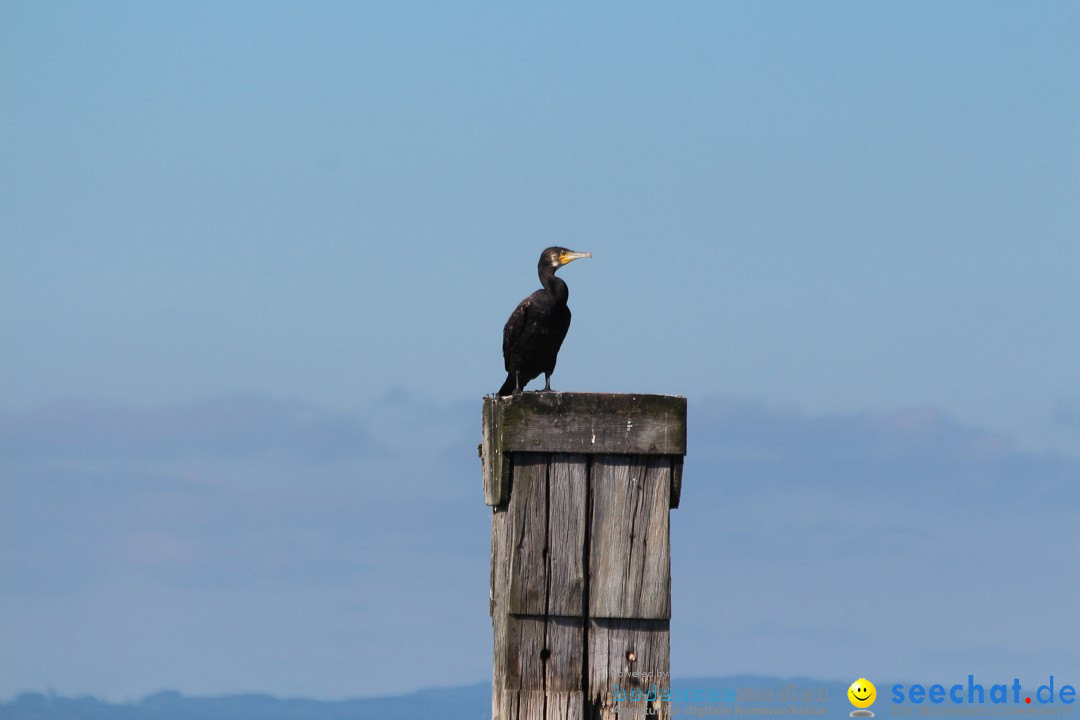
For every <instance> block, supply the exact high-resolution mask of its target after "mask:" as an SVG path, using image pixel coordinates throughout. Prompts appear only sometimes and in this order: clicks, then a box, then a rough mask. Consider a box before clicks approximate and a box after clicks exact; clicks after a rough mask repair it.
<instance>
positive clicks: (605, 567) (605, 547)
mask: <svg viewBox="0 0 1080 720" xmlns="http://www.w3.org/2000/svg"><path fill="white" fill-rule="evenodd" d="M590 484H591V491H590V492H591V494H592V499H591V506H592V523H591V537H590V539H589V571H590V581H589V582H590V584H589V595H590V597H589V616H590V617H607V618H612V617H614V618H670V617H671V598H670V589H671V560H670V557H669V535H668V510H669V505H670V492H671V462H670V460H668V459H667V458H663V457H655V456H644V455H637V456H629V457H628V456H621V455H597V456H596V457H595V459H594V461H593V465H592V477H591V480H590Z"/></svg>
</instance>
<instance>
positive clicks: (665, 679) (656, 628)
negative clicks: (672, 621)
mask: <svg viewBox="0 0 1080 720" xmlns="http://www.w3.org/2000/svg"><path fill="white" fill-rule="evenodd" d="M668 627H669V623H668V621H667V620H623V619H611V618H598V619H593V620H590V621H589V665H588V667H589V697H588V699H589V702H590V703H591V704H592V706H593V707H594V708H596V710H598V711H599V712H598V716H599V717H601V718H618V719H619V720H625V719H626V718H635V719H640V720H645V719H646V718H649V719H650V720H651V719H652V718H657V717H659V718H668V717H670V716H671V708H670V705H671V703H670V702H663V701H661V700H660V697H661V696H662V694H663V691H664V689H665V688H669V687H670V686H671V681H670V645H669V632H668ZM634 673H637V675H634ZM616 685H617V686H618V691H620V692H621V693H622V695H621V696H620V695H619V694H618V692H616V689H615V686H616ZM635 698H636V699H635Z"/></svg>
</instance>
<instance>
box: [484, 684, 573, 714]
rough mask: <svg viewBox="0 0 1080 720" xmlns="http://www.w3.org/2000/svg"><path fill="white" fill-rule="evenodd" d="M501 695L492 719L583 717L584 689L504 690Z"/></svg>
mask: <svg viewBox="0 0 1080 720" xmlns="http://www.w3.org/2000/svg"><path fill="white" fill-rule="evenodd" d="M498 696H499V697H498V699H497V700H496V701H495V702H494V703H493V707H492V720H583V719H582V714H581V713H582V709H583V707H584V705H583V702H582V694H581V691H580V690H578V691H577V692H549V693H544V692H542V691H536V690H532V691H530V690H503V691H501V692H499V693H498ZM588 720H592V718H589V719H588Z"/></svg>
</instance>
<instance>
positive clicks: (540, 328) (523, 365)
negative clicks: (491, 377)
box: [498, 247, 592, 395]
mask: <svg viewBox="0 0 1080 720" xmlns="http://www.w3.org/2000/svg"><path fill="white" fill-rule="evenodd" d="M586 257H592V253H587V252H571V251H570V250H567V249H566V248H563V247H549V248H548V249H547V250H545V251H544V252H542V253H540V262H539V263H538V264H537V267H536V269H537V272H538V273H539V275H540V284H541V285H543V288H542V289H540V290H537V291H536V292H534V293H533V294H532V295H530V296H529V297H527V298H525V299H524V300H522V301H521V304H520V305H518V306H517V309H516V310H514V312H512V313H511V314H510V319H509V320H507V321H506V327H504V328H503V360H504V361H505V363H506V382H504V383H503V386H502V387H501V388H499V393H498V394H499V395H509V394H511V393H518V392H521V391H522V390H523V389H524V388H525V386H526V385H528V384H529V381H530V380H532V379H533V378H535V377H537V376H539V375H540V373H544V391H545V392H547V391H550V390H551V373H553V372H555V358H556V356H557V355H558V354H559V348H560V347H562V343H563V339H564V338H565V337H566V331H567V330H568V329H569V328H570V308H568V307H567V306H566V298H567V297H568V296H569V294H570V291H569V290H568V289H567V287H566V283H565V282H563V280H562V278H558V277H555V271H556V270H558V269H559V268H561V267H562V266H563V265H566V264H567V263H570V262H573V261H574V260H577V259H578V258H586Z"/></svg>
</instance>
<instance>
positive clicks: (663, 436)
mask: <svg viewBox="0 0 1080 720" xmlns="http://www.w3.org/2000/svg"><path fill="white" fill-rule="evenodd" d="M483 425H484V427H483V442H482V444H481V447H480V452H481V457H482V458H483V463H484V489H485V492H484V495H485V500H486V502H487V503H488V504H489V505H498V504H500V503H501V502H504V501H505V499H506V498H505V492H506V489H507V488H506V487H505V483H504V482H503V480H504V475H505V473H506V471H508V470H509V466H508V464H507V463H506V462H505V458H506V454H507V453H513V452H540V453H577V454H612V455H676V456H678V457H679V458H682V456H684V455H685V454H686V398H684V397H680V396H676V395H636V394H613V393H560V392H528V393H519V394H517V395H511V396H506V397H499V396H495V395H488V396H486V397H485V398H484V419H483Z"/></svg>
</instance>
